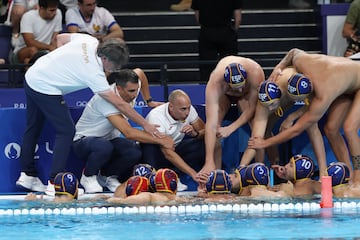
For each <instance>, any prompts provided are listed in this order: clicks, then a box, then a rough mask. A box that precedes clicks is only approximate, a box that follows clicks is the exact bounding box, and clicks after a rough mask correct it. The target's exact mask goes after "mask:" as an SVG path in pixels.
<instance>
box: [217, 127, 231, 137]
mask: <svg viewBox="0 0 360 240" xmlns="http://www.w3.org/2000/svg"><path fill="white" fill-rule="evenodd" d="M230 134H232V131H231V129H230V127H229V126H226V127H219V128H218V129H217V131H216V137H217V138H227V137H228V136H230Z"/></svg>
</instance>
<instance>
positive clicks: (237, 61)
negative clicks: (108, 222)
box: [16, 33, 360, 203]
mask: <svg viewBox="0 0 360 240" xmlns="http://www.w3.org/2000/svg"><path fill="white" fill-rule="evenodd" d="M57 42H58V44H59V45H60V47H58V48H57V49H55V50H54V51H52V52H50V53H48V54H46V55H44V56H42V57H40V58H39V59H38V60H37V61H36V62H35V63H34V64H33V65H32V66H31V67H30V68H29V69H28V70H27V72H26V75H25V83H24V88H25V93H26V97H27V128H26V131H25V133H24V138H23V144H22V151H21V173H20V177H19V179H18V180H17V182H16V184H17V185H18V186H20V187H22V188H26V189H28V190H30V191H45V192H46V193H47V194H49V195H56V194H57V195H59V194H60V195H66V196H72V197H73V198H76V196H77V195H78V193H79V192H80V191H78V190H76V191H75V192H74V190H73V189H74V187H71V189H72V190H71V194H63V192H66V191H65V190H66V189H67V187H66V186H65V185H66V183H68V182H70V181H64V180H62V181H60V183H59V181H58V180H57V178H58V175H59V174H64V173H67V171H66V169H65V167H66V162H67V157H68V154H69V151H70V149H71V148H73V149H74V152H75V153H76V155H77V156H78V157H79V158H80V159H82V160H84V161H85V166H84V170H83V173H82V175H81V177H80V181H79V183H80V185H81V186H82V187H83V188H84V191H85V192H86V193H99V192H103V189H104V188H107V189H108V190H110V191H111V192H114V196H113V197H112V198H111V199H109V201H112V202H121V203H130V202H135V203H138V202H141V203H144V202H146V203H154V202H163V201H168V200H176V192H177V191H183V190H186V188H187V186H186V185H184V184H182V183H181V182H180V181H179V177H178V175H188V176H189V177H190V178H191V179H192V180H193V181H194V182H196V183H197V184H198V193H199V195H203V194H205V195H206V194H212V193H217V195H219V193H221V194H220V195H225V194H228V193H235V194H236V195H237V196H239V195H240V196H276V197H283V196H302V195H311V194H316V193H320V182H319V181H317V180H314V179H312V176H313V175H314V171H315V167H316V166H317V167H318V169H319V175H320V176H326V175H330V176H332V177H333V187H335V186H338V185H341V186H344V187H346V188H344V189H343V190H342V191H341V193H338V192H337V195H338V196H349V197H355V196H359V195H360V185H359V184H360V141H359V135H358V130H359V123H360V118H359V117H358V116H359V112H360V110H358V108H356V106H357V104H358V103H357V102H359V101H360V95H359V94H358V90H359V89H360V70H359V69H360V68H359V67H360V63H357V62H355V61H353V60H350V59H347V58H344V57H331V56H326V55H322V54H309V53H306V52H304V51H302V50H300V49H292V50H290V51H289V52H288V53H287V55H286V56H285V57H284V58H283V59H282V60H281V61H280V63H279V64H278V65H277V66H275V68H274V70H273V72H272V73H271V75H270V76H269V77H268V79H267V80H265V74H264V71H263V69H262V67H261V66H260V65H259V64H258V63H257V62H255V61H254V60H252V59H249V58H244V57H240V56H227V57H224V58H222V59H221V60H220V61H219V62H218V64H217V65H216V67H215V69H213V71H212V73H211V75H210V78H209V81H208V82H207V86H206V91H205V111H206V120H205V119H204V120H203V119H201V118H200V117H199V115H198V113H197V111H196V108H195V107H194V106H193V105H192V104H191V97H190V96H189V95H188V94H187V93H186V92H184V91H183V90H180V89H176V90H174V91H172V92H171V93H170V95H169V97H168V102H166V103H163V102H156V101H154V100H153V99H152V98H151V94H150V91H149V86H148V79H147V78H146V75H145V74H144V72H143V71H142V70H141V69H138V68H137V69H133V70H132V69H121V68H122V67H123V66H124V65H125V64H126V63H127V61H128V55H129V53H128V50H127V47H126V44H125V43H124V41H122V40H121V39H112V38H111V39H107V40H104V41H102V42H99V41H98V40H97V39H96V38H94V37H92V36H89V35H85V34H79V33H74V34H60V35H58V40H57ZM84 56H86V59H85V58H84ZM58 63H62V64H60V65H59V64H58ZM87 87H89V88H90V89H91V90H92V91H93V92H94V96H93V97H92V98H91V100H90V101H89V102H88V104H87V106H86V107H85V109H84V111H83V113H82V116H81V117H80V119H79V121H78V122H77V123H76V125H75V123H74V122H73V120H72V118H71V116H70V114H69V110H68V108H67V106H66V103H65V102H64V101H63V95H64V94H67V93H71V92H74V91H76V90H79V89H83V88H87ZM139 93H141V94H142V96H143V98H144V99H145V100H146V102H147V104H148V105H149V106H150V107H152V109H151V111H150V112H149V114H148V115H147V117H146V118H143V117H142V116H141V115H139V114H138V113H137V112H136V111H135V110H134V109H133V106H134V101H135V99H136V98H137V96H138V94H139ZM299 101H301V102H304V105H303V106H302V107H300V108H299V109H297V110H296V111H295V112H291V113H290V114H288V115H287V116H286V118H285V117H284V115H285V114H286V112H287V111H288V110H289V109H290V108H291V107H292V106H293V105H294V103H295V102H299ZM232 105H236V106H237V108H238V110H239V115H238V117H237V118H236V119H235V120H234V121H233V122H231V123H230V124H229V125H227V126H223V125H222V122H223V119H224V117H225V115H226V113H227V112H228V110H229V109H230V107H231V106H232ZM325 113H327V116H326V123H325V126H324V129H323V131H324V132H325V134H326V137H327V138H328V141H329V143H330V145H331V147H332V150H333V152H334V155H335V156H336V158H337V160H338V162H336V163H332V164H330V165H329V166H327V161H326V152H325V147H324V142H323V137H322V134H321V129H319V126H318V121H319V120H320V119H321V118H322V117H323V116H324V115H325ZM284 118H285V119H284ZM45 119H47V120H49V121H50V122H51V123H52V125H53V126H54V128H55V130H56V141H55V146H54V154H53V163H52V168H51V172H50V174H49V179H48V183H47V186H45V185H44V184H43V183H42V181H41V180H40V179H39V178H38V173H37V169H36V165H35V163H34V150H35V146H36V142H37V138H38V137H39V135H40V132H41V130H42V126H43V123H44V121H45ZM129 119H131V120H132V121H134V122H135V123H137V124H138V125H140V126H141V127H142V129H138V128H134V127H132V126H131V125H130V124H129V122H128V120H129ZM278 121H281V126H280V129H279V133H278V134H276V135H274V129H273V128H274V125H275V123H276V122H278ZM245 124H249V126H250V128H251V137H250V138H249V141H248V146H247V149H246V150H245V152H244V154H243V155H242V158H241V160H240V162H239V163H238V165H237V166H234V172H230V173H227V172H225V171H224V170H221V169H222V146H221V145H222V144H221V141H222V139H224V138H227V137H228V136H230V134H232V133H233V132H235V131H236V130H237V129H239V128H240V127H242V126H244V125H245ZM341 129H343V130H344V135H345V138H346V139H344V138H343V136H342V135H341V131H340V130H341ZM304 130H306V131H307V133H308V137H309V139H310V142H311V143H312V147H313V151H314V154H315V156H316V159H311V158H309V157H308V156H306V155H304V154H301V153H298V154H296V155H294V156H292V157H291V158H290V159H289V161H288V163H287V164H286V165H285V166H280V165H279V161H280V157H279V152H278V148H277V145H278V144H280V143H283V142H286V141H288V140H291V139H292V138H294V137H296V136H298V135H299V134H301V133H302V132H303V131H304ZM120 135H122V136H121V137H119V136H120ZM345 140H346V141H345ZM265 156H267V157H268V158H269V160H270V163H271V166H266V165H265V164H264V159H265ZM138 164H144V165H146V166H150V167H147V168H151V169H152V170H151V171H150V173H146V174H145V175H143V176H140V177H141V178H140V177H139V176H138V175H139V174H138V175H136V178H135V179H134V168H135V167H136V166H138ZM269 168H272V169H274V171H275V173H276V174H277V176H278V177H279V178H281V179H283V180H284V182H285V183H283V184H279V186H276V187H269V171H270V170H269ZM170 172H171V173H170ZM67 174H68V175H67V176H70V175H71V173H67ZM69 174H70V175H69ZM161 174H162V176H160V175H161ZM71 176H72V177H71V179H73V180H74V182H75V183H76V184H75V185H74V186H76V189H77V188H78V183H77V180H76V176H74V175H71ZM300 180H301V181H300ZM71 183H72V184H73V182H71ZM71 186H73V185H71ZM259 187H261V188H259ZM64 189H65V190H64ZM164 189H165V190H164ZM336 189H340V188H339V187H337V188H336ZM334 192H335V190H334ZM169 195H170V196H169ZM230 195H231V194H230ZM135 196H137V197H135ZM139 196H142V197H139ZM227 198H229V197H227ZM126 199H127V200H126ZM157 199H158V200H157Z"/></svg>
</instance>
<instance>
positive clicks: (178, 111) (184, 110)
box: [169, 89, 191, 121]
mask: <svg viewBox="0 0 360 240" xmlns="http://www.w3.org/2000/svg"><path fill="white" fill-rule="evenodd" d="M190 107H191V100H190V97H189V95H187V93H185V92H184V91H183V90H180V89H176V90H174V91H172V92H171V93H170V95H169V114H170V115H171V116H172V117H173V118H174V119H175V120H180V121H184V120H185V119H186V118H187V117H188V115H189V113H190Z"/></svg>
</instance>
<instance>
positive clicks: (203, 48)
mask: <svg viewBox="0 0 360 240" xmlns="http://www.w3.org/2000/svg"><path fill="white" fill-rule="evenodd" d="M237 53H238V47H237V33H236V32H235V31H234V29H232V28H231V26H226V27H205V26H202V27H201V29H200V35H199V59H200V61H205V62H209V61H213V63H204V64H201V65H200V80H201V81H205V82H207V81H208V80H209V77H210V74H211V72H212V70H214V68H215V66H216V64H217V61H218V60H220V59H221V58H223V57H226V56H229V55H237Z"/></svg>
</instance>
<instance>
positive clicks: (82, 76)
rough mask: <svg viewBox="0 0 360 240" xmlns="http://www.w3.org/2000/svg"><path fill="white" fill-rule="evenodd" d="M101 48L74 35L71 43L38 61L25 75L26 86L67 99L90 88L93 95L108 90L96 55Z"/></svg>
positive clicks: (82, 36)
mask: <svg viewBox="0 0 360 240" xmlns="http://www.w3.org/2000/svg"><path fill="white" fill-rule="evenodd" d="M98 44H99V41H98V40H97V39H96V38H94V37H92V36H90V35H88V34H80V33H73V34H71V41H70V42H68V43H66V44H65V45H63V46H61V47H59V48H57V49H55V50H54V51H51V52H50V53H48V54H46V55H44V56H43V57H41V58H39V59H38V60H37V61H36V62H35V63H34V65H32V66H31V67H30V68H29V69H28V70H27V71H26V74H25V79H26V83H27V84H28V85H29V86H30V87H31V88H32V89H33V90H35V91H37V92H40V93H43V94H47V95H65V94H67V93H71V92H75V91H77V90H80V89H84V88H87V87H89V88H90V89H91V90H92V91H93V92H94V93H97V92H102V91H107V90H109V89H110V86H109V84H108V82H107V79H106V76H105V72H104V68H103V64H102V61H101V59H100V58H99V57H98V56H97V54H96V50H97V46H98Z"/></svg>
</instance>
